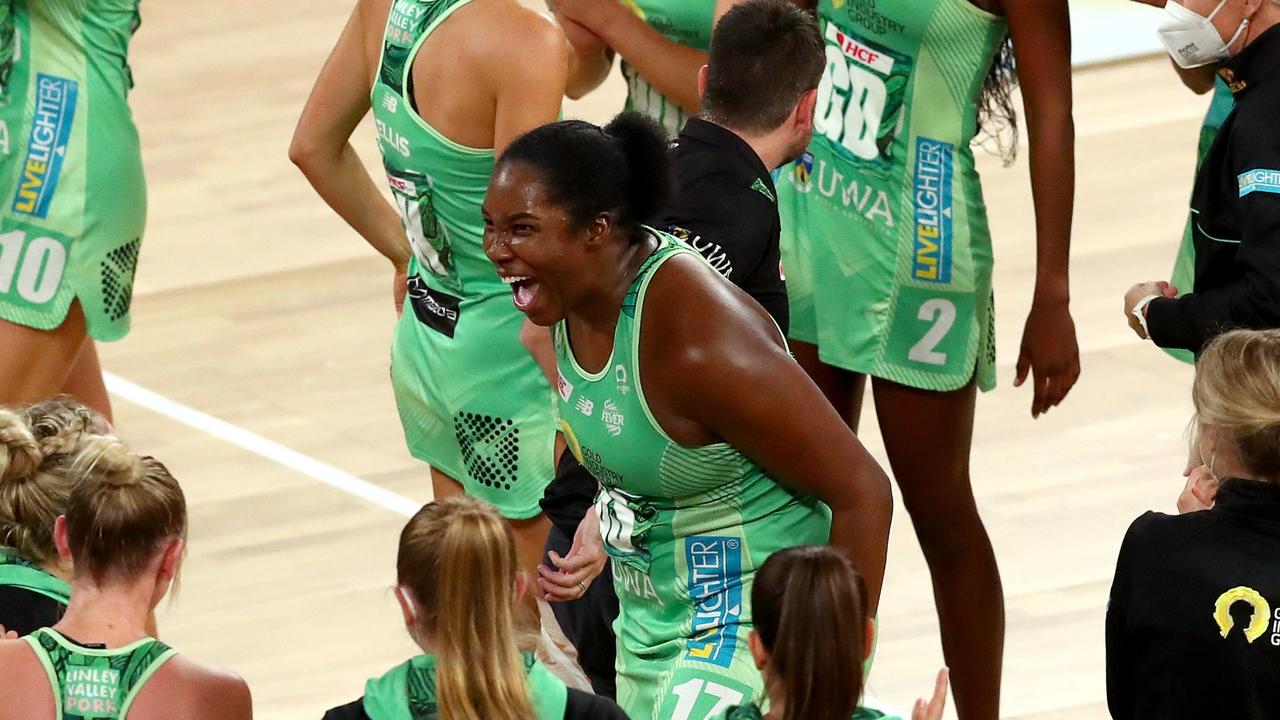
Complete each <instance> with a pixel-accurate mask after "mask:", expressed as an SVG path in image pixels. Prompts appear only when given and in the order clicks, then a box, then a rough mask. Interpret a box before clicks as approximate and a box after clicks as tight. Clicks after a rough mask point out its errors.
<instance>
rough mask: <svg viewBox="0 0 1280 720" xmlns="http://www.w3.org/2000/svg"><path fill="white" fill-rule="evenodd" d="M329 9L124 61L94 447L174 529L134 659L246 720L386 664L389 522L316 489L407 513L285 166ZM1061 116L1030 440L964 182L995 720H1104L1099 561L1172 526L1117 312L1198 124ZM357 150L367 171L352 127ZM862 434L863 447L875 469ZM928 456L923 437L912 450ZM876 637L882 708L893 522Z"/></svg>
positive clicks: (1138, 354)
mask: <svg viewBox="0 0 1280 720" xmlns="http://www.w3.org/2000/svg"><path fill="white" fill-rule="evenodd" d="M350 5H351V3H350V0H280V1H279V2H274V3H261V2H250V1H249V0H224V1H223V2H221V3H197V2H193V1H192V0H169V2H166V3H148V4H146V6H145V8H144V10H145V16H144V24H143V27H142V30H141V31H140V33H139V35H138V36H137V39H136V44H135V53H134V58H133V60H134V67H135V74H136V77H137V80H138V86H137V89H136V91H135V93H134V96H133V105H134V108H135V111H136V113H137V120H138V125H139V127H140V129H141V132H142V138H143V149H144V154H145V160H146V167H147V173H148V180H149V185H150V191H151V195H150V208H151V209H150V215H149V227H148V231H147V237H146V242H145V244H144V252H143V255H142V266H141V270H140V275H139V278H138V284H137V294H136V298H135V305H134V330H133V333H132V334H131V335H130V336H129V337H128V338H126V339H125V340H124V341H122V342H119V343H116V344H113V345H109V346H106V347H104V348H103V357H104V362H105V365H106V368H107V370H108V371H109V372H110V373H112V374H113V376H116V377H118V378H120V379H121V380H119V381H114V385H113V388H115V389H117V390H118V391H119V392H118V393H117V394H116V395H115V403H116V413H117V419H118V426H119V430H120V432H121V434H122V435H123V436H124V437H125V438H126V439H128V440H129V441H131V442H132V443H134V444H135V445H136V447H137V448H139V449H140V450H143V451H146V452H148V453H151V454H154V455H156V456H157V457H159V458H161V459H163V460H164V461H165V462H167V463H168V464H169V465H170V467H171V468H172V469H173V470H174V472H175V474H176V475H177V476H178V477H179V478H180V479H181V480H182V481H183V483H184V486H185V488H186V491H187V493H188V496H189V498H190V500H191V503H192V531H191V551H190V555H189V557H188V562H187V565H186V568H185V570H184V573H183V578H182V587H181V592H180V593H179V594H178V596H177V598H176V600H175V602H174V603H173V604H172V605H171V606H169V607H167V608H166V609H165V610H164V611H163V613H162V616H161V631H162V634H163V636H164V638H165V639H166V640H167V641H169V642H171V643H173V644H175V645H176V646H177V647H178V648H180V649H181V650H182V651H184V652H186V653H189V654H190V655H192V656H195V657H198V658H201V659H204V660H208V661H212V662H216V663H219V664H222V665H225V666H228V667H231V668H234V669H235V670H237V671H238V672H240V673H241V674H243V675H244V676H245V677H246V678H247V679H248V681H249V683H250V684H251V685H252V687H253V691H254V696H255V700H256V706H257V711H258V716H259V717H262V718H268V719H272V720H286V719H290V720H291V719H293V718H312V719H314V718H318V717H319V716H320V714H321V713H322V712H323V710H324V709H325V708H327V707H329V706H331V705H334V704H336V703H339V702H345V701H348V700H350V699H352V698H354V697H356V696H358V695H359V694H360V693H361V691H362V687H363V682H364V680H365V678H367V677H369V676H371V675H373V674H376V673H380V672H381V671H383V670H385V669H386V668H388V667H389V666H391V665H392V664H394V663H397V662H399V661H400V660H401V659H403V658H404V657H406V656H407V655H408V654H409V653H410V651H411V646H410V644H409V642H408V640H407V639H406V637H405V635H404V633H403V631H402V628H401V627H400V626H399V625H400V624H399V613H398V612H397V610H396V608H395V603H394V601H393V599H392V596H391V593H390V586H391V583H392V581H393V563H394V548H395V540H396V535H397V533H398V531H399V529H400V527H401V525H402V523H403V521H404V517H403V515H402V514H401V513H400V511H397V510H396V509H394V507H395V506H394V503H391V505H392V508H393V509H389V508H388V507H385V506H382V505H376V504H373V503H371V502H369V501H368V500H366V499H362V498H361V497H357V496H355V495H352V494H351V493H349V492H345V491H342V490H339V489H335V488H334V487H332V486H331V485H327V484H325V483H324V482H321V480H323V479H328V480H331V481H332V480H334V478H335V477H336V478H338V479H339V480H343V479H349V478H350V477H351V476H357V477H358V478H362V479H364V480H366V481H368V482H369V483H372V485H373V486H376V487H379V488H383V489H385V490H389V491H391V492H392V493H395V494H397V495H399V496H403V497H407V498H409V499H410V500H411V501H412V503H417V502H422V501H425V500H427V499H428V498H429V493H430V491H429V482H428V475H427V471H426V468H425V467H423V466H422V465H420V464H418V463H416V462H414V461H413V460H412V459H411V458H410V457H409V456H408V454H407V452H406V451H405V449H404V446H403V440H402V436H401V434H400V428H399V423H398V420H397V417H396V414H395V410H394V405H393V402H392V398H391V393H390V387H389V383H388V376H387V372H388V371H387V363H388V346H389V340H390V334H391V327H392V320H393V314H392V309H391V303H390V292H389V289H390V276H389V273H388V268H387V267H386V264H385V262H384V261H382V260H381V259H379V258H376V257H375V256H374V255H373V253H372V251H370V250H369V249H368V248H367V247H365V245H364V244H363V242H362V241H361V240H360V239H359V238H358V237H357V236H356V235H355V234H354V233H352V232H350V231H349V230H347V228H346V227H345V226H344V225H343V224H342V223H341V222H340V221H339V220H338V219H337V218H336V217H335V216H334V215H333V214H332V213H330V212H329V210H328V209H327V208H326V207H325V206H324V205H323V204H322V203H321V201H320V200H319V199H318V198H317V197H316V196H315V195H314V194H313V193H312V192H311V190H310V188H309V187H308V186H307V184H306V183H305V181H304V180H303V178H302V176H301V175H300V174H299V173H297V172H296V171H295V170H294V168H293V167H292V166H291V165H290V164H289V162H288V160H287V158H286V148H287V146H288V141H289V137H290V134H291V132H292V128H293V123H294V121H295V120H296V117H297V114H298V111H299V110H300V108H301V106H302V103H303V101H304V99H305V96H306V93H307V91H308V90H309V88H310V85H311V83H312V80H313V78H314V76H315V74H316V72H317V70H318V68H319V66H320V63H321V62H322V61H323V59H324V57H325V55H326V54H327V52H328V49H329V47H330V45H331V44H332V42H333V41H334V39H335V38H336V37H337V34H338V32H339V30H340V28H341V26H342V24H343V22H344V21H345V17H346V15H347V12H348V11H349V8H350ZM621 93H622V91H621V87H620V84H619V83H618V82H617V79H616V78H615V79H614V81H613V82H612V83H611V84H610V85H609V86H608V87H607V88H606V89H605V90H602V91H601V92H600V93H599V94H597V95H596V96H594V97H593V98H591V99H589V101H588V102H585V103H576V104H571V105H570V106H569V107H568V109H567V112H568V114H569V115H579V116H584V117H587V118H590V119H595V120H600V119H603V118H606V117H608V116H609V115H610V114H611V113H612V112H613V111H614V110H616V109H617V108H618V107H620V104H621V97H622V94H621ZM1076 93H1077V97H1076V124H1077V131H1078V157H1079V161H1078V192H1077V198H1078V199H1077V210H1076V231H1075V235H1074V242H1075V250H1074V262H1073V265H1072V271H1073V284H1072V290H1073V310H1074V314H1075V319H1076V323H1077V326H1078V329H1079V334H1080V339H1081V349H1082V360H1083V366H1084V374H1083V376H1082V378H1081V380H1080V383H1079V384H1078V385H1077V387H1076V389H1075V390H1074V392H1073V393H1072V394H1071V396H1070V397H1069V398H1068V400H1067V402H1066V404H1065V406H1063V407H1061V408H1059V409H1057V410H1055V411H1053V412H1051V413H1050V414H1049V415H1048V416H1047V417H1044V418H1042V419H1040V420H1038V421H1033V420H1032V419H1031V418H1030V415H1029V408H1030V395H1029V394H1028V392H1027V391H1019V390H1015V389H1013V388H1012V387H1011V386H1010V380H1011V379H1012V375H1013V368H1012V364H1013V361H1014V360H1015V358H1016V351H1017V347H1018V341H1019V338H1020V335H1021V328H1022V323H1023V321H1024V319H1025V315H1026V311H1027V307H1028V302H1029V298H1030V292H1031V285H1032V271H1033V267H1034V236H1033V233H1032V227H1033V225H1032V215H1031V207H1030V192H1029V188H1028V185H1027V177H1026V176H1027V170H1026V162H1025V147H1024V148H1023V156H1022V157H1023V159H1022V160H1020V161H1019V162H1018V163H1017V164H1016V165H1015V166H1013V167H1012V168H1008V169H1005V168H1002V167H1001V166H1000V163H999V162H998V161H997V160H996V159H994V158H990V157H987V158H984V159H983V161H982V169H983V171H984V176H985V179H986V196H987V201H988V204H989V205H990V208H991V223H992V228H993V232H994V234H995V244H996V257H997V265H996V275H997V278H996V288H997V297H998V313H997V316H998V318H999V335H998V337H999V340H998V351H999V357H1000V376H1001V377H1000V379H1001V383H1002V384H1001V386H1000V387H999V388H998V389H997V390H995V391H994V392H992V393H990V394H988V395H985V396H984V397H982V399H981V400H980V402H979V407H978V418H977V431H976V438H975V442H974V453H973V474H974V478H975V487H976V492H977V495H978V500H979V503H980V505H981V507H982V511H983V514H984V517H985V519H986V522H987V525H988V527H989V529H990V532H991V534H992V537H993V540H994V542H995V546H996V552H997V555H998V557H999V559H1000V562H1001V568H1002V571H1003V574H1004V581H1005V589H1006V593H1007V602H1008V641H1007V655H1006V664H1005V691H1004V709H1005V713H1006V715H1007V716H1008V717H1011V718H1028V719H1029V718H1096V717H1103V716H1104V715H1105V705H1104V686H1103V630H1102V623H1103V615H1104V608H1105V604H1106V599H1107V590H1108V587H1109V585H1110V578H1111V573H1112V569H1113V564H1114V560H1115V555H1116V552H1117V549H1118V547H1119V543H1120V539H1121V537H1122V535H1123V533H1124V531H1125V529H1126V527H1127V526H1128V524H1129V522H1130V521H1131V520H1132V519H1133V518H1134V517H1136V516H1137V515H1138V514H1140V513H1141V512H1143V511H1145V510H1147V509H1151V508H1156V509H1163V510H1170V509H1172V507H1173V501H1174V498H1175V497H1176V495H1177V493H1178V491H1179V489H1180V488H1181V478H1180V477H1179V472H1180V469H1181V467H1182V463H1183V461H1184V458H1185V450H1184V447H1185V445H1184V438H1183V431H1184V428H1185V426H1186V423H1187V420H1188V417H1189V413H1190V403H1189V381H1190V377H1191V374H1190V371H1189V369H1188V368H1186V367H1184V366H1182V365H1180V364H1178V363H1176V362H1174V361H1172V360H1170V359H1168V358H1166V357H1165V356H1164V355H1163V354H1161V353H1160V352H1158V351H1157V350H1155V349H1154V348H1152V347H1151V346H1150V345H1147V344H1142V343H1139V342H1138V341H1137V339H1136V338H1134V337H1133V336H1132V334H1131V333H1130V332H1129V330H1128V329H1127V328H1126V326H1125V324H1124V321H1123V319H1122V318H1121V313H1120V301H1121V295H1122V293H1123V292H1124V290H1125V289H1126V288H1127V287H1128V286H1129V285H1130V284H1132V283H1133V282H1136V281H1139V280H1145V279H1158V278H1165V277H1166V276H1167V272H1168V268H1169V266H1170V265H1171V261H1172V256H1173V252H1174V249H1175V247H1176V245H1177V242H1178V237H1179V234H1180V232H1181V228H1182V223H1183V218H1184V213H1185V207H1186V202H1185V200H1186V197H1187V194H1188V191H1189V187H1190V180H1191V172H1192V164H1193V159H1194V158H1193V153H1194V145H1195V141H1196V136H1197V128H1198V124H1199V120H1200V117H1201V115H1202V113H1203V110H1204V106H1205V104H1206V100H1205V99H1204V98H1196V97H1194V96H1191V95H1190V94H1189V93H1187V92H1186V91H1184V90H1183V89H1182V88H1181V86H1180V85H1179V83H1178V81H1177V79H1176V78H1175V77H1174V74H1173V72H1172V70H1171V69H1170V66H1169V63H1168V62H1167V61H1166V60H1164V59H1163V58H1159V59H1154V58H1153V59H1150V60H1143V61H1138V62H1133V63H1129V64H1122V65H1115V66H1110V67H1103V68H1094V69H1090V70H1086V71H1081V72H1079V73H1078V74H1077V77H1076ZM356 139H357V141H358V146H359V149H360V150H361V152H362V153H364V155H365V157H366V159H367V160H368V161H369V162H370V163H371V164H372V163H373V162H374V161H375V150H374V133H373V129H372V127H371V125H366V126H365V127H362V128H361V129H360V131H359V132H358V134H357V137H356ZM867 413H868V417H867V418H866V420H865V421H864V423H863V427H864V429H865V430H864V439H865V441H866V442H867V443H868V445H869V446H871V447H872V448H873V450H874V451H875V452H877V453H878V454H880V441H879V438H878V435H877V432H876V429H875V423H874V421H873V419H872V415H871V413H872V411H871V408H868V409H867ZM931 441H932V438H931V436H930V433H929V432H928V429H927V424H925V425H924V430H923V431H922V432H921V435H920V439H919V442H920V443H921V444H922V445H924V444H927V443H929V442H931ZM272 443H275V444H272ZM286 449H287V450H289V451H293V454H290V453H289V452H287V451H286ZM412 503H409V504H412ZM399 507H400V509H401V510H403V507H404V503H402V504H401V506H399ZM881 612H882V614H881V627H882V632H883V636H882V640H881V643H880V648H879V655H878V659H877V663H876V668H875V672H874V675H873V677H872V682H871V687H872V689H873V691H874V692H875V693H876V694H877V695H878V696H879V697H881V698H883V699H885V700H887V701H889V702H892V703H894V704H896V705H898V706H900V707H909V706H910V703H911V701H912V700H913V699H914V698H915V697H916V696H917V695H918V694H921V693H923V692H925V691H926V690H927V689H928V688H929V687H930V686H931V685H930V684H931V680H932V677H933V673H934V671H935V670H936V668H937V667H938V666H939V665H940V663H941V653H940V651H939V647H938V641H937V623H936V620H935V617H934V611H933V601H932V595H931V592H930V588H929V582H928V574H927V572H926V569H925V566H924V563H923V560H922V558H921V556H920V553H919V551H918V550H917V549H916V547H915V544H914V539H913V537H912V534H911V530H910V525H909V522H908V520H907V518H906V516H905V515H904V514H903V513H902V512H901V509H900V508H899V511H898V516H897V517H896V518H895V526H894V532H893V541H892V548H891V556H890V565H889V577H888V583H887V586H886V591H885V597H884V600H883V603H882V611H881Z"/></svg>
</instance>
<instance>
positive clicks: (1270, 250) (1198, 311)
mask: <svg viewBox="0 0 1280 720" xmlns="http://www.w3.org/2000/svg"><path fill="white" fill-rule="evenodd" d="M1220 14H1221V15H1222V16H1223V20H1224V22H1225V23H1227V24H1230V25H1231V27H1233V28H1234V27H1236V24H1237V23H1245V22H1246V21H1247V24H1245V26H1244V27H1245V31H1243V32H1241V33H1240V35H1239V38H1238V43H1242V44H1243V48H1242V49H1241V48H1240V45H1233V46H1231V47H1229V48H1228V50H1229V51H1230V52H1233V53H1235V52H1236V51H1237V50H1238V53H1237V54H1235V56H1234V57H1231V58H1230V59H1228V60H1227V61H1226V62H1225V63H1224V65H1223V67H1222V69H1221V70H1219V75H1220V76H1221V77H1222V79H1223V80H1224V81H1225V82H1226V83H1227V85H1228V87H1230V88H1231V91H1232V94H1233V95H1234V97H1235V101H1236V109H1235V110H1234V111H1233V112H1232V113H1231V114H1230V115H1229V116H1227V119H1226V121H1224V122H1223V124H1222V128H1221V130H1219V131H1218V136H1217V138H1216V139H1215V140H1214V143H1213V146H1212V148H1211V149H1210V150H1209V154H1208V155H1206V156H1205V159H1204V162H1203V163H1202V164H1201V166H1200V170H1199V172H1198V173H1197V174H1196V181H1195V189H1194V190H1193V191H1192V196H1191V232H1192V240H1193V242H1194V243H1195V249H1196V272H1195V287H1194V289H1193V291H1192V292H1190V293H1187V294H1186V295H1183V296H1182V297H1178V298H1174V297H1173V296H1174V295H1176V294H1177V292H1178V289H1177V288H1171V287H1169V285H1168V283H1153V282H1150V283H1141V284H1139V285H1135V286H1134V287H1133V288H1131V289H1130V290H1129V292H1128V293H1127V294H1126V295H1125V315H1126V319H1128V321H1129V324H1130V326H1131V327H1132V328H1133V329H1134V331H1135V332H1137V333H1138V335H1139V336H1140V337H1148V336H1150V338H1151V339H1152V340H1153V341H1154V342H1155V343H1156V345H1159V346H1160V347H1164V348H1185V349H1188V350H1192V351H1194V352H1197V353H1198V352H1199V351H1200V349H1201V348H1202V347H1204V345H1205V344H1206V343H1207V342H1209V340H1212V339H1213V337H1214V336H1215V335H1218V334H1219V333H1221V332H1223V331H1225V330H1229V329H1231V328H1235V327H1241V328H1275V327H1280V121H1278V120H1277V119H1278V118H1280V2H1277V1H1276V0H1261V2H1232V3H1230V4H1229V5H1226V6H1223V9H1222V12H1221V13H1220Z"/></svg>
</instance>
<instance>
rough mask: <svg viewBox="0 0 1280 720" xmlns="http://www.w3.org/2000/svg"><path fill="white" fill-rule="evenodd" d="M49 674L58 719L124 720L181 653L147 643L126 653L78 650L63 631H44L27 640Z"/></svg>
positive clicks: (132, 646)
mask: <svg viewBox="0 0 1280 720" xmlns="http://www.w3.org/2000/svg"><path fill="white" fill-rule="evenodd" d="M23 640H25V641H26V642H27V644H29V645H30V646H31V649H32V650H34V651H35V654H36V657H37V658H39V659H40V664H41V665H43V666H44V669H45V672H46V673H48V675H49V685H50V686H51V687H52V688H53V695H54V698H55V700H56V703H55V704H56V705H57V708H58V712H57V717H56V720H91V719H93V720H121V719H123V718H125V717H127V716H128V715H129V707H130V706H131V705H133V701H134V699H136V698H137V697H138V692H139V691H141V690H142V688H143V686H144V685H146V683H147V681H148V680H150V679H151V676H152V675H153V674H155V672H156V670H159V669H160V666H161V665H163V664H165V663H166V662H168V661H169V658H172V657H173V656H174V655H176V654H177V651H176V650H173V649H172V648H170V647H169V646H167V645H165V644H164V643H162V642H160V641H159V640H153V639H152V638H143V639H142V640H139V641H137V642H135V643H131V644H129V645H126V646H124V647H122V648H112V649H109V650H106V649H95V648H89V647H85V646H83V645H78V644H76V643H73V642H71V641H70V640H68V639H67V638H66V637H64V636H63V635H62V634H61V633H59V632H58V631H57V630H53V629H51V628H42V629H40V630H36V631H35V632H33V633H31V634H30V635H28V636H26V637H25V638H23Z"/></svg>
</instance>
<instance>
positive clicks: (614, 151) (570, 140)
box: [495, 112, 675, 242]
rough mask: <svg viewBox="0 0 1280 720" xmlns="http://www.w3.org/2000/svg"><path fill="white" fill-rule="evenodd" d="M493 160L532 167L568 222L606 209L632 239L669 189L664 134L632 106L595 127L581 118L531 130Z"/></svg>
mask: <svg viewBox="0 0 1280 720" xmlns="http://www.w3.org/2000/svg"><path fill="white" fill-rule="evenodd" d="M498 163H499V165H500V166H501V165H507V164H511V163H520V164H522V165H525V166H527V167H529V168H531V169H533V170H534V171H535V172H536V173H537V174H538V175H539V177H540V179H541V181H542V189H543V191H544V192H545V193H546V195H547V199H548V200H549V201H550V202H551V203H552V204H553V205H555V206H557V207H560V208H563V209H564V211H565V214H566V215H567V216H568V219H569V225H570V227H571V228H573V229H579V228H582V227H584V226H586V225H587V224H588V223H590V222H591V221H592V220H594V219H595V218H597V217H598V216H600V215H601V214H605V213H608V214H612V215H613V218H614V224H615V225H616V226H617V227H618V228H620V229H621V230H622V232H623V233H625V234H626V236H627V237H628V238H629V239H630V240H631V241H632V242H637V241H639V240H640V239H641V238H642V237H643V233H641V232H640V226H641V225H645V224H649V223H653V222H655V221H656V220H658V219H659V217H660V215H661V214H662V211H663V210H664V209H665V208H666V206H667V203H668V202H669V201H670V199H671V195H672V193H673V192H674V187H675V180H674V177H673V175H672V171H671V158H670V155H669V150H668V141H667V136H666V134H665V132H664V131H663V130H662V128H661V126H659V125H658V124H657V123H656V122H655V121H654V120H653V119H652V118H650V117H648V116H647V115H642V114H640V113H637V112H624V113H620V114H618V115H617V116H616V117H614V118H613V120H611V121H610V122H609V124H608V125H606V126H604V127H603V128H602V127H599V126H597V125H592V124H591V123H589V122H584V121H582V120H562V121H560V122H555V123H550V124H548V125H543V126H542V127H538V128H534V129H533V130H530V131H529V132H527V133H525V134H524V135H521V136H520V137H518V138H516V139H515V140H514V141H512V143H511V144H510V145H508V146H507V149H506V151H505V152H503V154H502V157H501V158H500V159H499V161H498ZM495 174H496V173H495Z"/></svg>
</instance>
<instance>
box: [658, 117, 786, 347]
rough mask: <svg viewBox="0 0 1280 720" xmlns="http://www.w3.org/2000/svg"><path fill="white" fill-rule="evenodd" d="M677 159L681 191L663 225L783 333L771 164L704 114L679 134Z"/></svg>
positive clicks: (782, 286)
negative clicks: (743, 293) (752, 301)
mask: <svg viewBox="0 0 1280 720" xmlns="http://www.w3.org/2000/svg"><path fill="white" fill-rule="evenodd" d="M674 160H675V173H676V198H675V202H674V203H673V205H672V207H671V209H670V210H669V211H668V212H667V215H666V217H665V218H664V219H663V221H662V222H661V223H660V225H661V226H664V227H665V228H666V229H667V231H668V232H670V233H671V234H673V235H675V236H676V237H678V238H681V239H683V240H685V241H686V242H688V243H689V244H690V245H692V246H693V248H694V249H695V250H697V251H698V252H699V253H702V256H703V257H705V258H706V259H707V260H708V261H710V262H711V265H712V267H714V268H715V269H716V270H718V271H720V274H722V275H724V276H725V277H726V278H728V279H729V280H730V281H732V282H733V283H734V284H735V285H737V286H738V287H740V288H742V289H743V290H745V291H746V292H747V294H748V295H750V296H751V297H753V298H755V299H756V302H758V303H760V304H761V305H763V306H764V309H765V310H767V311H769V314H770V315H772V316H773V319H774V320H775V321H777V323H778V325H779V327H781V328H782V331H783V333H784V334H785V333H786V332H787V327H788V325H789V324H790V322H789V321H790V317H789V314H788V311H787V287H786V284H785V283H784V282H783V278H782V258H781V255H780V253H779V250H778V238H779V236H780V235H781V233H782V227H781V224H780V223H779V221H778V200H777V197H778V195H777V192H776V190H775V189H774V186H773V178H772V177H771V176H770V174H769V168H766V167H765V166H764V162H763V161H761V160H760V156H759V155H756V151H755V150H752V149H751V146H750V145H748V144H747V143H746V142H745V141H743V140H742V138H740V137H738V136H737V135H736V134H735V133H733V132H732V131H730V130H726V129H725V128H722V127H720V126H719V125H716V124H715V123H711V122H707V121H706V120H700V119H698V118H690V119H689V121H688V122H687V123H685V126H684V130H682V131H681V132H680V137H678V138H676V147H675V158H674Z"/></svg>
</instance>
